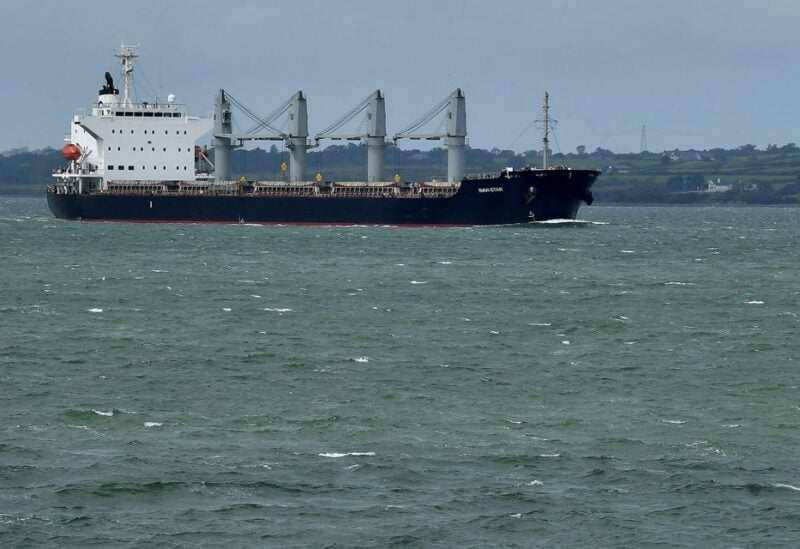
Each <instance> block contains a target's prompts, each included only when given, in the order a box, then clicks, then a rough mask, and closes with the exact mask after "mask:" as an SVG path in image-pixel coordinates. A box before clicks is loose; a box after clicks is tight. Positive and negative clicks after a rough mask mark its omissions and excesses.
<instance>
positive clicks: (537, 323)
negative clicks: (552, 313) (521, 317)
mask: <svg viewBox="0 0 800 549" xmlns="http://www.w3.org/2000/svg"><path fill="white" fill-rule="evenodd" d="M552 325H553V324H552V323H551V322H528V326H544V327H546V326H552Z"/></svg>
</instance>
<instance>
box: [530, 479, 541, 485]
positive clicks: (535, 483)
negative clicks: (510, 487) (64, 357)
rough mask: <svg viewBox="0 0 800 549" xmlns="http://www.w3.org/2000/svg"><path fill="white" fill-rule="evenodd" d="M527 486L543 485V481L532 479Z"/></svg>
mask: <svg viewBox="0 0 800 549" xmlns="http://www.w3.org/2000/svg"><path fill="white" fill-rule="evenodd" d="M528 486H544V482H542V481H541V480H532V481H530V482H529V483H528Z"/></svg>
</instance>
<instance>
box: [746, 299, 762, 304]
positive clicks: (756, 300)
mask: <svg viewBox="0 0 800 549" xmlns="http://www.w3.org/2000/svg"><path fill="white" fill-rule="evenodd" d="M745 304H747V305H763V304H764V302H763V301H759V300H758V299H751V300H750V301H745Z"/></svg>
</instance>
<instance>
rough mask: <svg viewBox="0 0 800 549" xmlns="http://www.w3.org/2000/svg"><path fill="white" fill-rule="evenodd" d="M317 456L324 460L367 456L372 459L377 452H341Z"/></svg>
mask: <svg viewBox="0 0 800 549" xmlns="http://www.w3.org/2000/svg"><path fill="white" fill-rule="evenodd" d="M317 455H318V456H319V457H324V458H343V457H347V456H355V457H359V456H367V457H371V456H374V455H375V452H344V453H340V452H325V453H322V454H317Z"/></svg>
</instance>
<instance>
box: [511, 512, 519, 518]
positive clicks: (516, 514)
mask: <svg viewBox="0 0 800 549" xmlns="http://www.w3.org/2000/svg"><path fill="white" fill-rule="evenodd" d="M508 516H509V517H511V518H522V513H514V514H511V515H508Z"/></svg>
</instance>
